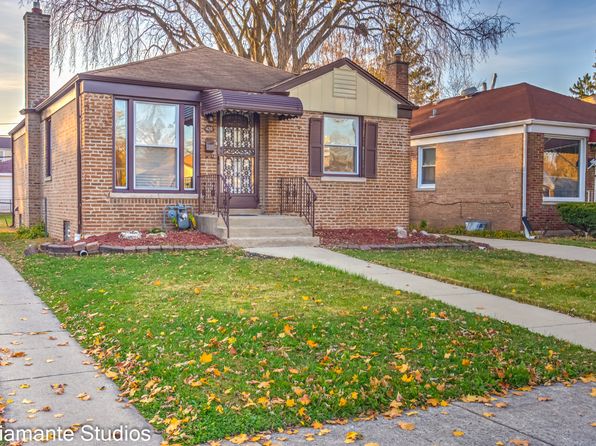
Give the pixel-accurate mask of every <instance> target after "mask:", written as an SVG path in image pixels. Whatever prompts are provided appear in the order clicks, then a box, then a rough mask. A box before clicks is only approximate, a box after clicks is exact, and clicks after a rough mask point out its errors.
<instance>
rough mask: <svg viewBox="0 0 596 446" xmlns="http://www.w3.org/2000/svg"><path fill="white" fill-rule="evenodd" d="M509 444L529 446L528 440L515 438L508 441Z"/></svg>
mask: <svg viewBox="0 0 596 446" xmlns="http://www.w3.org/2000/svg"><path fill="white" fill-rule="evenodd" d="M509 443H511V444H512V445H514V446H530V442H529V441H528V440H518V439H517V438H514V439H513V440H509Z"/></svg>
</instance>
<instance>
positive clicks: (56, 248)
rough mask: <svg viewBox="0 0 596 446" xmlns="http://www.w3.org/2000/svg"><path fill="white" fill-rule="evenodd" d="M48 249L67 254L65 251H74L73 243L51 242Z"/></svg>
mask: <svg viewBox="0 0 596 446" xmlns="http://www.w3.org/2000/svg"><path fill="white" fill-rule="evenodd" d="M48 251H49V252H52V253H55V254H59V253H62V254H65V253H70V252H74V251H73V249H72V245H55V244H50V245H48Z"/></svg>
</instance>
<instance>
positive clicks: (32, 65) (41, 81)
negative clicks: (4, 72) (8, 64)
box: [23, 1, 50, 109]
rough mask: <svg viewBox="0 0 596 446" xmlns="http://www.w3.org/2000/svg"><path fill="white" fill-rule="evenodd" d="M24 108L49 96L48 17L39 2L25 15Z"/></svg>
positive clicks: (36, 103)
mask: <svg viewBox="0 0 596 446" xmlns="http://www.w3.org/2000/svg"><path fill="white" fill-rule="evenodd" d="M23 20H24V22H25V108H26V109H29V108H33V107H35V106H36V105H38V104H39V103H40V102H41V101H43V100H44V99H45V98H47V97H48V96H49V95H50V16H49V15H47V14H43V13H42V11H41V8H40V7H39V2H38V1H35V2H33V8H32V9H31V12H27V13H25V16H24V17H23Z"/></svg>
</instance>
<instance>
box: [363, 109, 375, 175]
mask: <svg viewBox="0 0 596 446" xmlns="http://www.w3.org/2000/svg"><path fill="white" fill-rule="evenodd" d="M377 129H378V124H377V123H376V122H368V121H367V122H365V124H364V176H365V177H366V178H376V177H377Z"/></svg>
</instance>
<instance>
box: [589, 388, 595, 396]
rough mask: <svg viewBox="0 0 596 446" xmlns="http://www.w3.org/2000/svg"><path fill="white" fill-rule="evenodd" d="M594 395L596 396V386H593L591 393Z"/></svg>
mask: <svg viewBox="0 0 596 446" xmlns="http://www.w3.org/2000/svg"><path fill="white" fill-rule="evenodd" d="M590 395H592V396H596V387H592V392H591V393H590Z"/></svg>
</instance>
